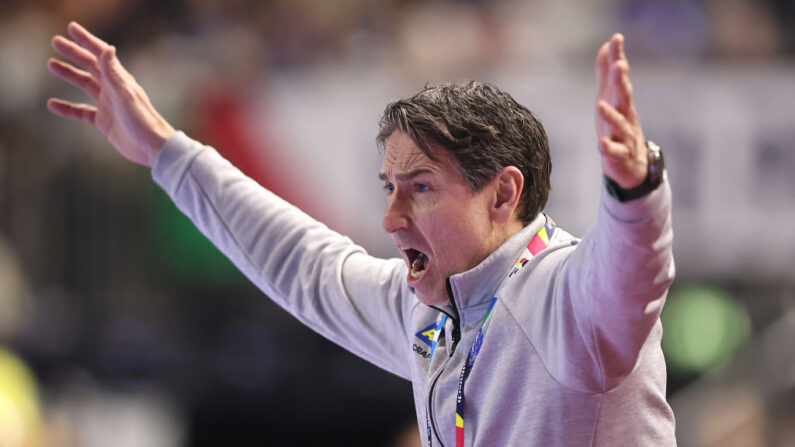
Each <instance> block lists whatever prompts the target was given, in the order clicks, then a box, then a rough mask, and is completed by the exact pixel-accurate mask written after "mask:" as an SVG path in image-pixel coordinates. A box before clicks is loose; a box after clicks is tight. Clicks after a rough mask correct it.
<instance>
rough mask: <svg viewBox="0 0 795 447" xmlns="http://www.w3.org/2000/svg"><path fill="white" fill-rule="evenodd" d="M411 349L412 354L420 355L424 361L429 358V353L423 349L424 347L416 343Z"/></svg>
mask: <svg viewBox="0 0 795 447" xmlns="http://www.w3.org/2000/svg"><path fill="white" fill-rule="evenodd" d="M413 349H414V352H416V353H417V354H419V355H421V356H422V357H423V358H426V359H429V358H431V353H430V352H428V350H427V349H425V348H424V347H422V346H420V345H418V344H417V343H414V346H413Z"/></svg>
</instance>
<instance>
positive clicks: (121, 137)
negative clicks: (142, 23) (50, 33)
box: [47, 22, 175, 167]
mask: <svg viewBox="0 0 795 447" xmlns="http://www.w3.org/2000/svg"><path fill="white" fill-rule="evenodd" d="M68 31H69V36H70V37H71V38H72V39H73V40H69V39H66V38H65V37H63V36H55V37H54V38H53V39H52V46H53V48H55V50H56V51H57V52H58V53H59V54H60V55H61V56H63V57H64V58H65V59H67V60H68V61H70V62H71V63H72V64H74V66H73V65H70V64H67V63H65V62H62V61H59V60H57V59H50V60H49V61H48V63H47V67H48V68H49V70H50V72H52V73H53V74H54V75H56V76H58V77H59V78H61V79H63V80H64V81H66V82H68V83H70V84H72V85H74V86H75V87H77V88H79V89H81V90H83V91H84V92H86V93H88V94H89V95H90V96H91V97H92V98H93V99H94V100H95V101H96V106H92V105H89V104H75V103H72V102H68V101H64V100H61V99H56V98H50V99H49V100H48V101H47V107H48V108H49V109H50V111H51V112H53V113H55V114H57V115H60V116H64V117H68V118H74V119H77V120H81V121H85V122H87V123H91V124H93V125H94V126H95V127H96V128H97V129H99V131H100V132H102V134H103V135H105V137H106V138H107V139H108V141H110V143H111V144H112V145H113V146H114V147H115V148H116V150H117V151H118V152H119V153H120V154H121V155H122V156H124V157H125V158H127V159H128V160H131V161H134V162H135V163H138V164H142V165H144V166H150V167H151V166H152V163H154V160H155V157H157V154H158V152H159V150H160V148H161V147H162V146H163V143H165V141H166V140H167V139H168V138H169V137H170V136H171V135H173V134H174V132H175V131H174V129H173V128H172V127H171V125H169V124H168V122H167V121H166V120H165V119H163V117H162V116H160V114H159V113H157V111H156V110H155V108H154V107H153V106H152V103H151V101H149V98H148V97H147V96H146V93H145V92H144V90H143V89H142V88H141V86H140V85H138V83H137V82H136V81H135V78H133V77H132V75H131V74H130V73H129V72H128V71H127V70H126V69H125V68H124V67H123V66H122V65H121V62H119V59H118V58H117V57H116V48H115V47H113V46H111V45H108V44H107V43H105V42H103V41H102V40H100V39H99V38H97V37H96V36H94V35H93V34H91V33H89V32H88V31H87V30H86V29H85V28H83V27H82V26H80V25H78V24H77V23H75V22H72V23H70V24H69V27H68ZM75 66H76V67H75ZM77 67H79V68H77Z"/></svg>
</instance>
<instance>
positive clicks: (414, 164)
mask: <svg viewBox="0 0 795 447" xmlns="http://www.w3.org/2000/svg"><path fill="white" fill-rule="evenodd" d="M390 149H391V150H390ZM419 169H427V170H430V171H433V172H438V171H439V168H438V167H437V166H436V165H435V163H434V162H433V160H431V159H430V158H428V156H427V155H425V154H424V153H423V152H422V151H421V150H420V149H419V148H417V147H416V146H414V147H411V148H409V150H408V151H405V150H403V151H401V150H399V149H397V148H395V147H394V146H393V145H391V144H387V149H386V151H385V153H384V165H383V169H382V171H381V172H380V173H379V174H378V177H379V178H381V179H384V178H385V177H387V176H389V175H391V174H394V175H396V176H397V175H400V174H407V173H410V172H412V171H417V170H419Z"/></svg>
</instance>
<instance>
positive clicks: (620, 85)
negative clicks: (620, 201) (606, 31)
mask: <svg viewBox="0 0 795 447" xmlns="http://www.w3.org/2000/svg"><path fill="white" fill-rule="evenodd" d="M596 78H597V81H598V83H599V92H598V93H597V97H596V136H597V138H598V147H599V152H600V153H601V154H602V172H603V173H604V174H605V175H606V176H607V177H609V178H611V179H612V180H613V181H615V182H616V183H618V185H619V186H621V187H622V188H624V189H631V188H634V187H636V186H638V185H640V184H641V183H643V181H644V180H645V179H646V176H647V174H648V158H647V153H646V140H645V138H644V137H643V129H641V127H640V122H639V121H638V114H637V111H636V110H635V105H634V104H633V102H632V84H631V83H630V81H629V62H628V61H627V57H626V54H624V36H622V35H621V34H614V35H613V37H611V38H610V40H609V41H607V42H605V43H604V45H602V48H600V49H599V53H598V54H597V56H596Z"/></svg>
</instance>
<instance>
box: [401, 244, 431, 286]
mask: <svg viewBox="0 0 795 447" xmlns="http://www.w3.org/2000/svg"><path fill="white" fill-rule="evenodd" d="M404 252H405V253H406V256H407V257H408V260H409V265H410V266H411V270H410V272H409V275H410V276H411V278H412V279H420V278H422V275H424V274H425V268H426V267H427V266H428V255H426V254H425V253H423V252H421V251H419V250H415V249H413V248H409V249H406V250H404Z"/></svg>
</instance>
